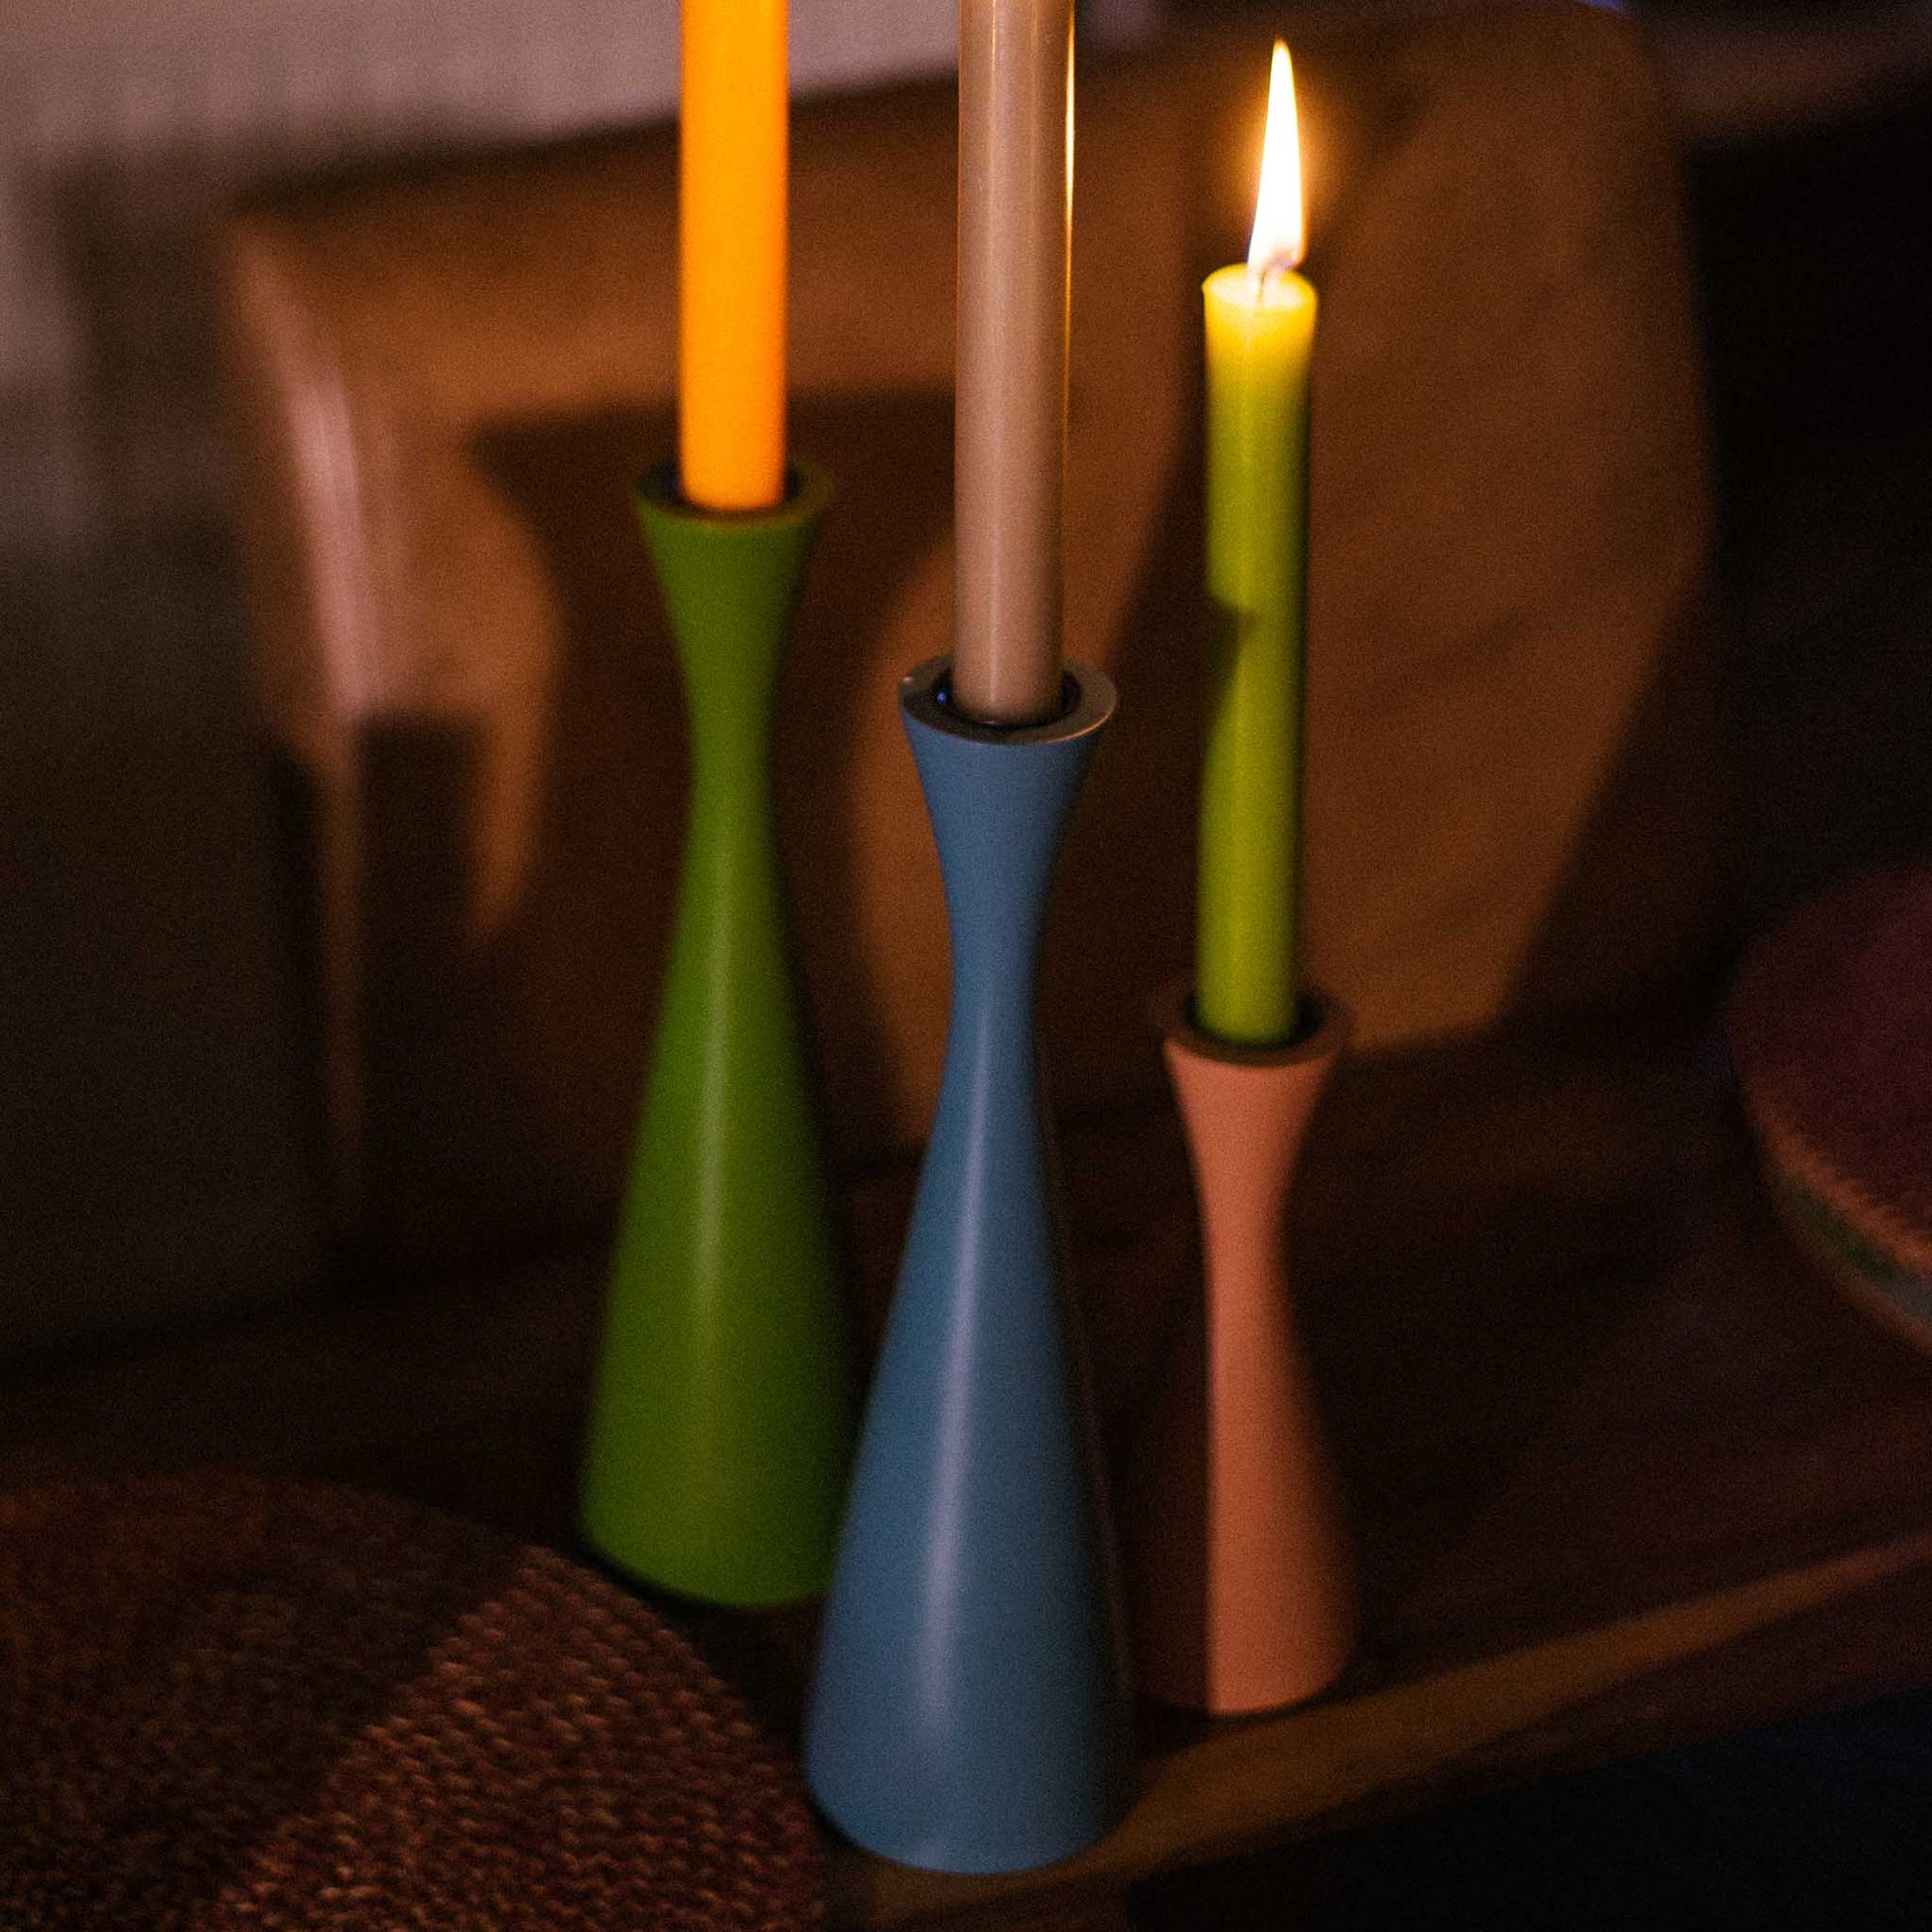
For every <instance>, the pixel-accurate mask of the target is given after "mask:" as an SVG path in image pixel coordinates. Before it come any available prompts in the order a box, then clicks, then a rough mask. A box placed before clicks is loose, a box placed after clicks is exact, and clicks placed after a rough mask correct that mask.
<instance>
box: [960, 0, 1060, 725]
mask: <svg viewBox="0 0 1932 1932" xmlns="http://www.w3.org/2000/svg"><path fill="white" fill-rule="evenodd" d="M1072 197H1073V0H960V7H959V369H958V381H957V402H956V409H957V412H958V418H957V425H956V430H955V445H954V449H955V454H954V459H953V464H954V470H953V484H954V496H955V516H956V522H957V539H958V552H959V576H958V589H957V593H956V602H955V619H956V624H957V634H956V637H955V641H954V647H953V676H952V691H953V698H954V701H955V702H956V703H957V704H958V706H959V708H960V709H961V710H962V711H963V712H965V713H966V714H967V715H968V716H970V717H974V718H981V719H985V720H987V721H988V722H990V723H995V724H1007V725H1017V724H1033V723H1036V722H1037V721H1039V720H1040V719H1042V718H1049V717H1051V716H1052V715H1053V714H1054V713H1055V712H1057V711H1058V710H1059V708H1060V524H1061V501H1060V497H1061V487H1062V479H1063V475H1064V471H1065V465H1066V336H1067V281H1068V246H1069V239H1070V231H1071V222H1072Z"/></svg>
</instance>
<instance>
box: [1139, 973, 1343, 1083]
mask: <svg viewBox="0 0 1932 1932" xmlns="http://www.w3.org/2000/svg"><path fill="white" fill-rule="evenodd" d="M1154 1019H1155V1025H1156V1026H1157V1027H1159V1028H1160V1030H1161V1035H1162V1037H1163V1038H1164V1039H1176V1040H1179V1041H1181V1042H1182V1043H1183V1044H1185V1045H1186V1046H1187V1048H1188V1049H1189V1050H1190V1051H1192V1052H1195V1053H1198V1054H1201V1055H1203V1056H1204V1057H1206V1058H1208V1059H1215V1060H1224V1061H1226V1062H1227V1063H1228V1064H1229V1065H1232V1066H1294V1065H1298V1064H1300V1063H1301V1062H1302V1061H1304V1060H1331V1059H1333V1058H1335V1057H1336V1056H1337V1055H1339V1053H1340V1052H1341V1050H1342V1048H1343V1047H1344V1046H1345V1045H1346V1044H1347V1042H1348V1025H1349V1023H1348V1013H1347V1009H1346V1008H1344V1007H1343V1006H1342V1005H1341V1003H1340V1002H1339V1001H1338V1000H1335V999H1333V998H1331V997H1330V996H1329V995H1327V994H1325V993H1317V992H1315V991H1314V990H1312V989H1307V990H1305V991H1304V992H1303V993H1302V995H1301V997H1300V999H1299V1001H1298V1003H1297V1006H1296V1014H1295V1031H1294V1033H1293V1034H1291V1035H1289V1036H1288V1038H1287V1039H1284V1040H1280V1041H1276V1042H1273V1043H1270V1044H1265V1045H1250V1044H1248V1043H1246V1042H1245V1041H1242V1040H1236V1039H1223V1038H1221V1037H1220V1035H1217V1034H1211V1033H1209V1032H1208V1031H1207V1030H1206V1029H1205V1028H1204V1027H1203V1026H1202V1025H1201V1024H1200V1019H1199V1016H1198V1015H1197V1014H1196V1012H1195V1003H1194V989H1193V987H1192V986H1191V985H1189V984H1187V983H1186V982H1185V981H1182V982H1179V983H1177V984H1175V985H1173V986H1171V987H1169V988H1168V989H1166V991H1164V992H1163V993H1162V994H1161V995H1160V996H1159V998H1158V999H1157V1000H1156V1002H1155V1009H1154Z"/></svg>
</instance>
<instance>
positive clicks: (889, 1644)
mask: <svg viewBox="0 0 1932 1932" xmlns="http://www.w3.org/2000/svg"><path fill="white" fill-rule="evenodd" d="M948 664H949V660H948V659H945V658H937V659H934V660H933V661H932V662H930V663H927V664H922V665H921V666H920V667H919V668H918V669H917V670H916V671H914V672H912V673H911V674H910V676H908V677H906V678H905V679H904V680H903V681H902V682H901V683H900V685H899V707H900V711H901V713H902V714H903V718H904V723H905V729H906V734H907V736H908V737H909V738H910V739H911V741H912V755H913V758H914V759H915V760H916V761H917V764H918V768H919V778H920V782H921V783H922V785H923V786H924V788H925V798H926V808H927V810H928V812H929V813H930V815H931V818H932V826H933V831H934V834H935V836H936V837H937V840H938V845H939V864H940V869H941V871H942V872H943V874H944V877H945V887H946V908H947V915H948V917H949V919H950V921H951V927H952V1019H951V1028H950V1032H949V1035H948V1038H947V1044H946V1061H945V1071H944V1074H943V1076H942V1079H941V1083H940V1091H939V1109H938V1114H937V1117H936V1119H935V1120H934V1123H933V1129H932V1138H931V1141H930V1143H929V1145H928V1147H927V1151H926V1157H925V1166H924V1169H923V1171H922V1172H921V1173H920V1176H919V1188H918V1196H917V1199H916V1201H915V1203H914V1206H913V1211H912V1226H911V1233H910V1236H909V1238H908V1240H907V1243H906V1248H905V1256H904V1260H903V1262H902V1263H901V1265H900V1269H899V1278H898V1287H897V1294H896V1296H895V1298H894V1302H893V1311H892V1318H891V1321H890V1323H889V1325H888V1328H887V1333H886V1344H885V1348H884V1350H883V1352H882V1354H881V1357H880V1362H879V1369H878V1374H877V1377H876V1380H875V1382H874V1385H873V1392H872V1397H871V1401H870V1404H869V1406H868V1408H867V1412H866V1421H865V1428H864V1431H863V1434H862V1436H861V1439H860V1448H859V1456H858V1463H857V1472H856V1474H855V1477H854V1480H853V1487H852V1493H851V1497H850V1500H849V1501H848V1503H847V1506H846V1515H845V1523H844V1528H843V1530H842V1532H841V1535H840V1540H839V1549H838V1558H837V1562H836V1565H835V1568H834V1572H833V1581H832V1588H831V1593H830V1595H829V1597H828V1598H827V1602H826V1609H825V1621H824V1627H823V1632H822V1636H821V1640H820V1649H819V1657H818V1671H817V1676H816V1679H815V1681H814V1683H813V1687H812V1696H811V1704H810V1708H809V1710H808V1712H807V1716H806V1725H805V1775H806V1779H807V1781H808V1783H809V1784H810V1786H811V1789H812V1793H813V1795H814V1796H815V1797H816V1798H817V1800H818V1802H819V1804H820V1806H821V1807H822V1808H823V1810H824V1811H825V1813H826V1814H827V1816H829V1817H830V1818H831V1819H832V1821H833V1822H834V1823H835V1824H836V1825H838V1826H839V1828H840V1829H841V1830H842V1831H844V1832H845V1833H846V1835H847V1836H848V1837H850V1838H851V1839H853V1840H855V1841H856V1842H857V1843H858V1844H860V1845H862V1846H864V1847H866V1848H867V1849H868V1850H869V1851H873V1852H877V1853H879V1854H881V1855H883V1856H884V1857H886V1858H890V1859H896V1860H897V1861H898V1862H899V1863H904V1864H912V1865H921V1866H924V1867H926V1868H928V1869H932V1870H940V1871H963V1872H992V1871H1015V1870H1022V1869H1026V1868H1028V1867H1030V1866H1034V1865H1039V1864H1047V1863H1052V1862H1053V1861H1054V1860H1056V1859H1062V1858H1066V1857H1068V1856H1070V1855H1071V1854H1073V1853H1075V1852H1078V1851H1079V1850H1081V1849H1082V1848H1083V1847H1085V1846H1088V1845H1091V1844H1092V1843H1093V1842H1094V1841H1095V1840H1096V1839H1099V1838H1102V1837H1104V1836H1105V1835H1106V1834H1107V1832H1109V1831H1110V1830H1111V1829H1112V1828H1113V1826H1114V1825H1115V1824H1116V1823H1118V1822H1119V1820H1120V1818H1121V1816H1122V1815H1123V1813H1124V1812H1125V1811H1126V1808H1127V1805H1128V1802H1129V1799H1130V1797H1131V1795H1132V1784H1133V1759H1132V1748H1131V1740H1130V1731H1129V1724H1128V1701H1127V1696H1126V1691H1125V1685H1124V1676H1123V1671H1122V1668H1121V1651H1120V1643H1119V1635H1118V1632H1119V1619H1118V1615H1117V1610H1116V1600H1115V1594H1114V1587H1113V1569H1112V1563H1111V1553H1110V1549H1109V1540H1108V1537H1107V1533H1106V1529H1105V1521H1104V1516H1103V1512H1102V1507H1101V1502H1102V1498H1101V1488H1100V1480H1099V1471H1098V1468H1097V1466H1096V1463H1095V1459H1094V1456H1093V1453H1092V1436H1091V1431H1090V1429H1089V1426H1088V1419H1087V1416H1086V1413H1085V1409H1084V1405H1083V1403H1082V1401H1081V1400H1080V1397H1079V1394H1078V1376H1077V1372H1076V1361H1075V1344H1074V1338H1073V1334H1072V1322H1071V1319H1070V1311H1069V1310H1068V1308H1067V1305H1066V1301H1065V1297H1064V1294H1063V1291H1062V1286H1061V1266H1060V1256H1061V1249H1062V1241H1061V1236H1060V1228H1059V1220H1058V1214H1057V1210H1056V1206H1055V1202H1054V1196H1053V1188H1052V1179H1051V1164H1050V1161H1049V1158H1048V1152H1047V1142H1046V1132H1045V1123H1044V1117H1043V1114H1042V1109H1041V1105H1040V1099H1039V1093H1038V1086H1037V1079H1036V1069H1035V1040H1034V994H1035V980H1036V978H1037V972H1038V959H1039V940H1040V929H1041V925H1042V923H1043V920H1044V915H1045V908H1046V898H1047V892H1048V888H1049V886H1050V883H1051V878H1052V872H1053V863H1054V859H1055V857H1056V855H1057V853H1058V850H1059V845H1060V838H1061V834H1062V831H1063V829H1064V827H1065V823H1066V818H1067V814H1068V812H1069V810H1070V808H1071V806H1072V803H1073V799H1074V795H1075V793H1076V792H1077V790H1078V789H1079V784H1080V778H1081V775H1082V773H1083V772H1084V771H1085V769H1086V766H1087V762H1088V759H1090V758H1091V756H1092V753H1093V748H1094V745H1095V743H1096V741H1097V740H1098V738H1099V736H1100V731H1101V728H1102V727H1103V726H1104V725H1105V724H1106V723H1107V721H1108V719H1109V718H1110V717H1111V716H1112V715H1113V711H1114V702H1115V698H1114V687H1113V684H1112V682H1111V681H1110V680H1109V679H1108V678H1107V677H1106V676H1105V675H1104V674H1103V673H1102V672H1100V671H1096V670H1093V669H1091V668H1088V667H1086V666H1080V665H1076V666H1073V667H1070V669H1069V673H1068V678H1067V687H1068V696H1069V703H1068V705H1067V707H1066V709H1065V710H1064V712H1063V713H1062V715H1061V716H1060V717H1059V718H1057V719H1055V720H1053V721H1052V722H1050V723H1047V724H1044V725H1037V726H1026V727H1016V728H1000V727H994V726H987V725H980V724H976V723H974V722H972V721H971V720H969V719H967V718H964V717H962V716H960V715H959V714H958V713H956V712H954V711H952V710H951V709H949V707H948V704H947V699H946V676H945V674H946V671H947V668H948Z"/></svg>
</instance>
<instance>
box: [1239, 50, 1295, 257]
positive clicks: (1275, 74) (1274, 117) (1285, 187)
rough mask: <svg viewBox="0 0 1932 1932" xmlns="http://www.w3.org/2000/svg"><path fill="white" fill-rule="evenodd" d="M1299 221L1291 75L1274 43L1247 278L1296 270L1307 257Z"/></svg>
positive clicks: (1292, 71)
mask: <svg viewBox="0 0 1932 1932" xmlns="http://www.w3.org/2000/svg"><path fill="white" fill-rule="evenodd" d="M1306 249H1307V241H1306V237H1305V232H1304V223H1303V215H1302V137H1301V130H1300V129H1299V128H1298V127H1297V125H1296V120H1295V69H1293V68H1292V67H1291V66H1290V65H1289V59H1288V48H1287V46H1286V44H1285V43H1283V42H1281V41H1277V42H1276V43H1275V65H1274V68H1273V69H1272V70H1271V72H1270V74H1269V78H1268V132H1267V134H1266V135H1265V136H1264V137H1263V139H1262V144H1261V193H1260V195H1259V196H1258V197H1257V198H1256V201H1255V231H1254V239H1253V240H1252V241H1250V242H1249V244H1248V272H1249V273H1250V274H1251V275H1265V274H1268V273H1269V272H1270V271H1272V270H1276V269H1287V268H1295V267H1297V266H1299V265H1300V263H1301V260H1302V256H1303V254H1304V253H1305V252H1306Z"/></svg>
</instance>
